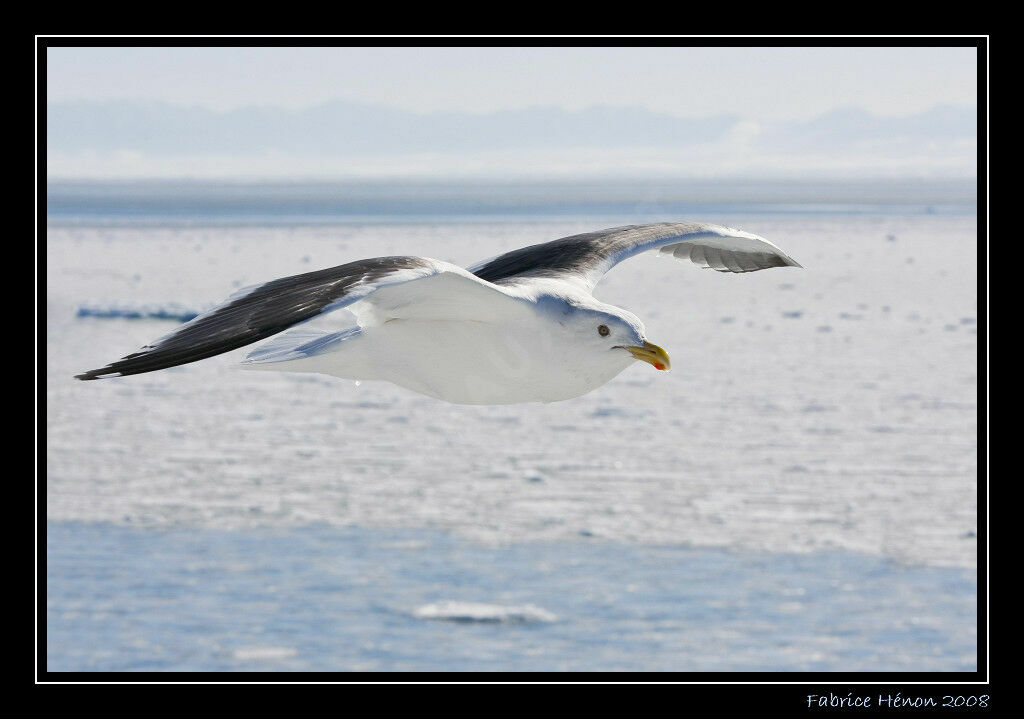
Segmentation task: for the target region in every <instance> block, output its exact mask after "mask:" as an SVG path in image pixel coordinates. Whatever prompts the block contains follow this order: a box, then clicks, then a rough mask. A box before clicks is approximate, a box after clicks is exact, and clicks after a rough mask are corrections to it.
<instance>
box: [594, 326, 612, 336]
mask: <svg viewBox="0 0 1024 719" xmlns="http://www.w3.org/2000/svg"><path fill="white" fill-rule="evenodd" d="M609 332H610V330H609V329H608V325H599V326H598V328H597V334H599V335H601V336H602V337H607V336H608V333H609Z"/></svg>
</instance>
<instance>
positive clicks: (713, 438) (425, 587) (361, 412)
mask: <svg viewBox="0 0 1024 719" xmlns="http://www.w3.org/2000/svg"><path fill="white" fill-rule="evenodd" d="M97 187H98V189H97ZM97 187H93V188H92V189H90V188H89V187H85V189H83V188H82V186H76V188H75V190H76V192H77V193H78V194H74V193H71V194H72V196H73V198H72V199H73V202H72V201H70V200H67V193H65V195H61V194H60V192H59V190H61V188H60V187H55V188H54V189H53V190H52V195H51V212H50V216H49V224H48V227H47V229H46V244H45V248H40V251H41V254H42V253H43V252H45V261H46V297H47V302H46V307H45V308H40V314H41V316H42V315H43V312H45V322H46V325H45V332H46V337H47V353H46V368H47V375H46V378H45V387H46V405H45V408H41V409H44V410H45V413H46V427H47V433H46V438H45V441H46V466H45V474H41V476H40V479H41V480H45V499H46V513H47V518H48V521H47V526H46V547H45V550H46V552H45V557H46V599H47V616H46V639H47V646H46V649H47V656H46V663H47V667H48V668H49V669H51V670H68V671H78V670H204V669H205V670H275V669H282V670H301V669H312V670H385V671H387V670H396V671H398V670H502V669H507V670H538V671H539V670H599V669H600V670H643V669H653V670H690V671H704V670H718V671H730V670H738V671H748V670H758V671H773V670H780V671H785V670H878V671H886V670H925V669H934V670H949V671H970V670H974V669H975V668H976V666H977V657H976V648H977V632H976V621H977V598H976V569H975V567H976V558H977V554H978V525H977V521H978V520H977V516H978V512H977V489H978V484H977V479H978V478H977V394H978V378H977V371H978V369H977V367H978V365H977V351H978V334H977V333H978V329H979V315H978V304H977V303H978V298H977V271H978V267H977V241H978V228H977V221H976V217H975V214H974V207H973V200H972V199H971V198H970V197H966V198H965V197H964V196H963V195H962V194H961V195H957V194H956V193H952V194H951V193H949V192H946V190H942V191H941V192H940V191H938V190H936V191H934V192H932V193H931V194H929V193H927V192H924V191H922V190H920V188H914V189H913V191H909V190H908V191H906V192H904V193H903V194H902V195H899V193H896V194H897V195H898V198H897V199H899V200H900V201H899V202H884V201H880V200H879V198H878V197H876V196H874V195H872V196H865V193H866V192H867V190H865V189H864V188H854V189H853V190H850V191H849V192H848V193H847V195H849V198H848V201H844V195H843V193H842V192H840V191H839V190H837V189H835V188H831V189H830V190H829V191H828V192H823V193H819V194H817V195H814V194H808V190H807V189H806V188H804V190H803V192H804V195H802V196H800V197H798V198H797V199H798V200H799V201H794V202H792V203H789V202H783V201H782V200H780V199H778V198H777V197H776V195H775V194H772V192H775V190H772V191H771V192H769V191H763V192H762V194H761V195H756V193H755V194H753V195H752V194H750V193H749V192H748V193H747V195H745V196H744V197H746V198H747V199H745V200H743V201H738V202H725V201H722V200H720V199H716V198H714V197H713V198H710V199H709V198H703V199H702V200H701V202H698V203H696V204H689V205H688V204H686V203H683V202H682V201H681V200H678V198H676V197H675V195H672V193H665V194H662V195H660V196H654V197H653V198H652V196H651V194H650V193H649V192H646V191H645V192H646V194H644V193H643V192H637V193H634V194H635V195H636V198H639V199H636V198H635V199H636V201H635V202H633V204H632V205H630V204H629V198H630V197H633V196H632V195H630V194H629V191H628V188H627V189H625V190H623V189H619V190H617V192H618V193H619V194H617V195H615V194H613V195H612V199H611V200H609V193H608V191H606V190H602V192H603V193H604V194H601V193H598V192H596V191H595V193H592V194H591V195H588V196H587V197H586V198H584V199H585V200H586V201H579V200H576V201H575V204H572V205H571V207H569V210H571V211H569V210H566V211H564V212H563V211H559V208H560V207H561V206H560V205H559V204H558V203H557V202H555V201H554V200H552V199H550V198H551V197H552V196H557V192H556V191H555V190H552V189H551V188H541V189H536V188H535V189H529V188H527V189H522V188H518V189H515V190H514V191H511V190H510V191H509V192H510V193H511V195H512V196H513V197H515V196H516V192H518V193H520V194H522V193H526V195H525V196H527V197H528V198H537V197H540V198H547V199H545V200H544V203H547V204H544V203H540V204H538V201H537V200H536V199H533V200H530V201H525V200H524V201H523V202H521V203H519V204H516V203H511V204H509V202H505V204H504V205H501V206H499V207H498V210H500V211H496V210H495V204H494V203H495V200H494V198H495V197H499V198H500V197H504V195H502V194H501V192H500V190H501V189H502V188H500V187H499V188H485V189H486V191H483V190H479V189H476V190H474V188H462V190H460V191H459V192H455V191H453V190H451V188H447V189H445V190H444V191H443V192H442V191H439V190H437V189H436V188H433V189H432V191H433V192H434V193H435V194H434V195H430V197H434V198H435V199H436V198H437V197H441V200H437V202H438V207H440V208H441V209H440V210H438V211H437V212H436V213H434V214H431V212H430V208H431V205H430V203H429V202H425V201H424V200H423V196H424V193H426V190H421V191H419V192H418V193H416V192H411V191H410V190H409V189H408V188H400V191H399V190H393V191H391V192H389V191H387V190H386V189H384V190H380V189H377V190H375V192H378V193H380V194H381V197H383V198H384V199H383V200H380V201H378V202H377V204H373V203H371V202H369V201H368V200H366V199H365V198H364V199H363V200H361V201H360V202H362V204H360V203H359V202H356V201H355V200H352V199H351V197H350V194H351V193H350V190H351V188H349V189H348V190H346V189H345V187H335V188H334V189H333V190H330V189H326V190H325V189H323V188H320V189H318V190H316V191H311V190H309V188H307V195H310V196H313V197H314V198H319V199H317V200H316V202H317V203H320V204H315V203H314V204H313V205H309V204H307V205H301V204H300V206H299V210H301V209H302V208H303V207H305V209H306V210H308V211H309V212H310V213H311V218H306V219H305V220H304V219H303V218H302V217H301V212H300V211H298V210H296V207H295V206H294V201H293V200H289V199H287V198H289V197H294V196H299V197H303V196H304V195H303V194H302V191H301V188H298V189H295V188H292V190H290V191H289V193H290V194H289V193H282V191H281V190H280V189H279V188H278V189H274V190H272V191H271V190H266V191H264V195H262V197H264V202H263V203H260V202H259V201H258V200H259V198H260V197H261V195H260V192H261V190H260V188H259V186H249V187H247V188H243V189H244V192H242V191H241V190H239V189H238V188H233V189H232V190H231V192H228V193H226V196H227V197H228V200H223V197H222V196H223V195H225V193H224V192H222V193H221V195H217V194H216V192H212V191H211V192H210V193H208V194H209V195H210V197H212V198H213V200H210V201H209V202H208V203H207V206H205V209H204V208H202V207H200V208H197V207H196V206H194V205H189V204H188V203H187V202H186V203H184V204H183V202H182V200H181V197H180V196H181V193H182V192H184V190H182V189H181V187H178V189H177V190H174V191H172V190H173V189H174V188H171V189H170V190H169V189H167V188H164V190H163V191H162V194H161V192H159V191H156V190H152V189H151V188H150V190H148V191H149V192H150V193H151V194H152V195H153V196H154V197H155V198H156V199H153V197H149V198H148V199H146V200H145V202H140V203H137V204H133V202H134V200H132V197H133V196H132V195H131V193H127V192H126V191H124V190H123V188H122V190H120V191H119V190H118V189H117V187H116V186H115V187H113V188H111V187H104V186H97ZM506 189H507V188H506ZM186 190H189V191H191V192H192V195H189V196H190V197H192V196H199V197H202V195H203V193H202V192H199V193H196V192H194V188H190V187H186ZM331 192H333V193H334V194H333V195H332V194H331ZM346 192H349V193H350V194H349V195H347V194H346ZM474 192H476V194H474ZM578 192H579V191H578V190H577V193H578ZM176 193H177V194H176ZM232 193H236V194H237V193H241V195H242V197H243V198H250V199H247V200H246V202H242V203H241V206H239V201H238V200H232V201H229V200H230V198H231V197H235V196H236V195H234V194H232ZM317 193H320V194H317ZM438 193H440V194H438ZM445 193H448V194H445ZM858 193H859V194H858ZM943 193H945V194H943ZM282 194H283V195H284V197H285V199H284V200H282V199H281V196H282ZM721 194H722V196H723V197H725V196H727V195H728V193H727V192H726V191H725V190H723V191H722V193H721ZM798 194H799V193H798ZM82 197H84V198H85V199H82ZM111 197H112V198H113V199H110V198H111ZM125 197H127V199H125ZM161 197H163V199H162V200H161V199H160V198H161ZM217 197H222V199H221V200H216V198H217ZM252 197H255V200H254V201H250V200H251V198H252ZM331 197H335V198H340V199H337V202H336V204H334V205H332V204H331V199H330V198H331ZM410 197H411V198H412V199H409V198H410ZM481 197H482V198H483V199H480V198H481ZM97 198H99V199H97ZM104 198H106V199H104ZM324 198H326V199H324ZM345 198H348V199H347V200H346V199H345ZM403 198H405V199H403ZM444 198H447V199H444ZM474 198H476V199H474ZM595 198H596V199H595ZM623 198H625V199H623ZM659 198H660V199H659ZM765 198H768V199H767V200H766V199H765ZM773 198H774V199H773ZM808 198H809V199H808ZM214 200H216V201H214ZM189 202H194V200H189ZM346 202H347V203H348V204H346ZM62 203H63V204H62ZM75 203H77V204H75ZM218 203H219V204H218ZM232 203H234V204H232ZM289 203H293V204H289ZM83 208H84V209H83ZM90 208H91V209H90ZM310 208H312V209H310ZM318 208H319V209H318ZM402 208H406V209H405V210H403V209H402ZM453 208H454V209H453ZM460 208H462V209H461V210H460ZM510 208H511V209H510ZM442 210H443V211H442ZM673 219H674V220H691V219H692V220H703V221H710V222H716V223H720V224H726V225H730V226H734V227H739V228H741V229H744V230H747V231H750V232H754V233H756V234H760V235H762V236H765V237H767V238H768V239H770V240H772V241H773V242H775V243H776V244H778V245H779V246H780V247H781V248H783V250H784V251H786V252H787V253H788V254H790V255H791V256H792V257H794V258H795V259H796V260H798V261H799V262H800V263H801V264H803V265H804V269H802V270H800V269H773V270H768V271H764V272H757V273H751V274H745V275H731V274H722V273H716V272H712V271H707V270H700V269H698V268H696V267H695V266H693V265H683V264H680V263H678V262H674V261H672V260H669V259H665V258H657V257H653V256H652V257H639V258H636V259H633V260H630V261H629V262H627V263H624V264H622V265H620V266H619V267H617V268H615V269H614V270H613V271H612V272H611V273H610V274H609V275H608V276H607V277H606V279H605V280H604V281H603V282H602V283H601V284H600V285H599V286H598V288H597V290H596V294H597V296H598V297H599V298H600V299H602V300H604V301H607V302H610V303H612V304H616V305H619V306H622V307H625V308H627V309H629V310H631V311H633V312H634V313H636V314H637V315H638V316H639V317H640V318H641V319H642V320H643V321H644V323H645V324H646V327H647V334H648V337H649V338H650V339H651V341H653V342H656V343H657V344H659V345H661V346H663V347H665V348H666V349H667V350H668V352H669V354H670V355H671V357H672V360H673V371H672V372H671V373H662V372H655V371H653V370H652V369H651V368H650V367H649V366H647V365H644V364H642V363H637V364H636V365H634V366H632V367H630V368H629V369H627V370H626V371H625V372H623V373H622V374H621V375H619V377H617V378H616V379H615V380H613V381H612V382H610V383H609V384H608V385H606V386H605V387H602V388H600V389H598V390H596V391H595V392H592V393H590V394H589V395H586V396H584V397H581V398H578V399H575V400H571V401H568V402H561V403H554V404H549V405H544V404H529V405H516V406H500V407H466V406H456V405H448V404H444V403H441V402H438V401H435V400H432V399H429V398H427V397H422V396H419V395H416V394H413V393H410V392H408V391H406V390H402V389H400V388H398V387H395V386H393V385H389V384H385V383H378V382H362V383H358V384H357V383H354V382H348V381H344V380H340V379H335V378H330V377H324V376H319V375H300V374H285V373H281V374H276V373H247V372H238V371H234V370H233V369H232V367H231V366H232V364H234V363H236V362H238V361H239V360H240V359H241V358H242V357H244V355H245V353H246V352H247V349H241V350H237V351H234V352H231V353H228V354H227V355H223V356H220V357H216V358H212V359H208V360H204V361H202V362H199V363H195V364H192V365H187V366H183V367H177V368H173V369H169V370H166V371H162V372H157V373H153V374H146V375H138V376H132V377H126V378H119V379H111V380H105V381H97V382H79V381H77V380H74V379H72V376H73V375H74V374H76V373H79V372H81V371H83V370H87V369H92V368H94V367H99V366H102V365H103V364H106V363H107V362H109V361H111V360H113V359H116V358H118V357H121V356H123V355H124V354H127V353H129V352H131V351H134V350H135V349H137V348H138V347H140V346H142V345H143V344H145V343H146V342H147V341H150V340H152V339H155V338H156V337H159V336H161V335H163V334H166V333H167V332H169V331H171V330H172V329H173V328H174V326H175V324H176V323H177V322H180V321H182V320H183V319H187V317H188V316H190V315H191V314H194V313H195V312H198V311H201V310H203V309H204V308H206V307H208V306H210V305H212V304H214V303H216V302H218V301H220V300H221V299H223V298H224V297H226V296H227V295H228V294H230V293H231V292H233V291H235V290H236V289H238V288H239V287H243V286H246V285H250V284H253V283H256V282H260V281H264V280H268V279H273V278H275V277H280V276H284V275H288V274H294V273H298V272H304V271H309V270H313V269H319V268H323V267H329V266H332V265H336V264H342V263H344V262H348V261H351V260H354V259H359V258H363V257H371V256H379V255H391V254H419V255H427V256H431V257H435V258H438V259H442V260H448V261H452V262H456V263H458V264H462V265H468V264H471V263H473V262H475V261H477V260H480V259H484V258H487V257H490V256H493V255H495V254H498V253H500V252H502V251H506V250H509V249H513V248H516V247H520V246H523V245H528V244H534V243H537V242H541V241H545V240H549V239H554V238H557V237H561V236H565V235H569V234H573V233H577V232H585V231H590V230H595V229H601V228H605V227H611V226H616V225H621V224H627V223H635V222H652V221H662V220H673Z"/></svg>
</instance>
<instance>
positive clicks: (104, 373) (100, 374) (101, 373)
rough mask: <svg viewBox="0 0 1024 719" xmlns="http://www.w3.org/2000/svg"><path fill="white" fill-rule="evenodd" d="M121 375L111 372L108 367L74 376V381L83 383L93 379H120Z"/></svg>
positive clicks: (114, 371)
mask: <svg viewBox="0 0 1024 719" xmlns="http://www.w3.org/2000/svg"><path fill="white" fill-rule="evenodd" d="M121 376H122V375H121V373H120V372H118V371H117V370H112V369H110V367H101V368H100V369H91V370H89V371H88V372H83V373H82V374H76V375H75V379H80V380H84V381H88V380H93V379H110V378H111V377H121Z"/></svg>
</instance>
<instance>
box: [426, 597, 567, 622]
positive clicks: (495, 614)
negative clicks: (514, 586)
mask: <svg viewBox="0 0 1024 719" xmlns="http://www.w3.org/2000/svg"><path fill="white" fill-rule="evenodd" d="M413 616H414V617H416V618H417V619H437V620H442V621H446V622H464V623H470V622H484V623H490V624H526V623H533V622H553V621H555V619H557V617H555V615H554V614H552V613H551V612H549V611H547V610H544V609H541V608H540V607H535V606H533V605H532V604H526V605H523V606H520V607H506V606H502V605H500V604H481V603H478V602H438V603H436V604H425V605H423V606H422V607H419V608H418V609H416V610H415V611H414V612H413Z"/></svg>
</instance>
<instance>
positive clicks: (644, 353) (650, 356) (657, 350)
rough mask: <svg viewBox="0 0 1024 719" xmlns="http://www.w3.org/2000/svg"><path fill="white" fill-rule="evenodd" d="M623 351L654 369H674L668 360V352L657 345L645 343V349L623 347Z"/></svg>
mask: <svg viewBox="0 0 1024 719" xmlns="http://www.w3.org/2000/svg"><path fill="white" fill-rule="evenodd" d="M622 349H624V350H629V353H630V354H631V355H633V357H634V358H636V359H638V360H643V361H644V362H647V363H648V364H651V365H653V366H654V369H660V370H670V369H672V361H671V360H670V359H669V358H668V352H666V351H665V350H663V349H662V348H661V347H659V346H658V345H656V344H651V343H650V342H646V341H645V342H644V346H643V347H627V346H623V347H622Z"/></svg>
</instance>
